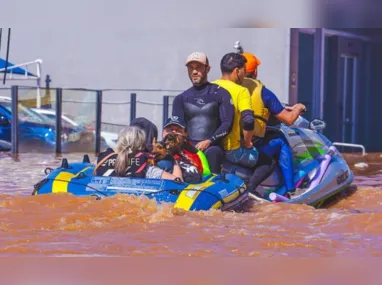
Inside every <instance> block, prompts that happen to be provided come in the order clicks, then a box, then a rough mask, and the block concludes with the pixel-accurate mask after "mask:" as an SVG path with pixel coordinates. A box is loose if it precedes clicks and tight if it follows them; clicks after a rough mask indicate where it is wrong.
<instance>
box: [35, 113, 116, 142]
mask: <svg viewBox="0 0 382 285" xmlns="http://www.w3.org/2000/svg"><path fill="white" fill-rule="evenodd" d="M32 110H33V111H35V112H37V113H39V114H43V115H45V116H47V117H48V118H50V119H53V120H56V111H55V110H53V109H38V108H32ZM62 120H63V121H65V122H66V123H68V124H70V125H73V126H76V127H80V126H81V125H80V124H79V123H78V122H76V121H75V119H74V118H72V117H71V116H70V115H68V114H65V113H62ZM85 128H87V129H91V130H92V131H93V132H94V133H95V130H94V128H89V127H87V126H85ZM101 138H102V139H103V140H104V141H105V143H106V144H107V145H108V146H109V147H111V148H115V146H116V145H117V139H118V134H116V133H110V132H102V131H101Z"/></svg>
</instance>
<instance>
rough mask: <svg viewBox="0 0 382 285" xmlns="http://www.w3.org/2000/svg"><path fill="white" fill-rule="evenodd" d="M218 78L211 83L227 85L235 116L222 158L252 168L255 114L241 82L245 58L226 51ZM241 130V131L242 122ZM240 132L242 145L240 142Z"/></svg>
mask: <svg viewBox="0 0 382 285" xmlns="http://www.w3.org/2000/svg"><path fill="white" fill-rule="evenodd" d="M220 69H221V72H222V77H221V79H218V80H216V81H214V82H212V83H214V84H217V85H219V86H221V87H222V88H224V89H226V90H227V91H228V92H229V93H230V95H231V100H232V103H233V105H234V120H233V124H232V129H231V131H230V132H229V134H228V135H227V136H226V137H225V138H224V139H223V142H222V143H223V149H224V151H225V158H226V159H227V160H228V161H230V162H232V163H234V164H239V165H242V166H245V167H249V168H253V167H254V166H255V165H256V163H257V160H258V156H259V153H258V151H257V149H256V148H255V147H254V146H253V144H252V137H253V129H254V116H253V111H252V106H251V98H250V94H249V92H248V89H247V88H244V87H243V86H241V85H240V84H242V83H243V80H244V75H245V58H244V57H243V56H242V55H240V54H238V53H228V54H226V55H225V56H223V58H222V59H221V62H220ZM240 122H242V125H243V130H242V131H241V127H240V125H241V123H240ZM241 135H243V145H241Z"/></svg>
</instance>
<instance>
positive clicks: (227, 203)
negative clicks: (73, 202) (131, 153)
mask: <svg viewBox="0 0 382 285" xmlns="http://www.w3.org/2000/svg"><path fill="white" fill-rule="evenodd" d="M93 170H94V164H92V163H90V161H89V156H88V155H85V156H84V158H83V161H82V162H73V163H68V161H67V159H66V158H64V159H63V160H62V164H61V166H60V167H58V168H56V169H51V168H47V169H45V174H46V176H45V178H44V179H43V180H41V181H40V182H39V183H37V184H36V185H35V186H34V191H33V193H32V195H43V194H54V193H71V194H73V195H75V196H94V197H95V198H96V199H98V200H99V199H103V198H106V197H111V196H114V195H117V194H129V195H136V196H141V195H143V196H146V197H148V198H150V199H155V200H156V201H157V202H159V203H162V202H167V203H173V204H174V207H175V208H180V209H183V210H186V211H201V210H210V209H220V210H222V211H228V210H240V209H242V207H243V206H244V205H245V203H246V202H247V201H248V191H247V190H246V185H245V183H244V181H243V180H242V179H241V178H240V177H238V176H236V175H233V174H225V173H223V174H220V175H210V176H206V177H204V178H203V180H202V181H201V182H200V183H195V184H188V183H185V182H182V181H180V180H175V181H173V180H164V179H151V178H130V177H108V176H93Z"/></svg>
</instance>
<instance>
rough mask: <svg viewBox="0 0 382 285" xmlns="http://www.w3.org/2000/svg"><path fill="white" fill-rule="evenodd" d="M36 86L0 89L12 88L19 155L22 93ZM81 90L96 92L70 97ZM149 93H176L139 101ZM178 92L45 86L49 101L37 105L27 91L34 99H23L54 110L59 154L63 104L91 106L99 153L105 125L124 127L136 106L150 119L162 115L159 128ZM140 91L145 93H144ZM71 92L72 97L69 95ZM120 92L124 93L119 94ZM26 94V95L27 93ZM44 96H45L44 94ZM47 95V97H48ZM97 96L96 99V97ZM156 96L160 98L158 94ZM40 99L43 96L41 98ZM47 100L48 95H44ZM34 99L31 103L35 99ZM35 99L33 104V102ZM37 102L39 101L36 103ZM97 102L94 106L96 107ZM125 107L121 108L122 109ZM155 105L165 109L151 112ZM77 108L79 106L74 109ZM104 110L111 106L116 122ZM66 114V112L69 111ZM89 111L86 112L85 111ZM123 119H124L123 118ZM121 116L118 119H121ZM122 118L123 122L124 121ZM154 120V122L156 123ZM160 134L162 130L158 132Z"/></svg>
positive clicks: (14, 138)
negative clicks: (116, 95)
mask: <svg viewBox="0 0 382 285" xmlns="http://www.w3.org/2000/svg"><path fill="white" fill-rule="evenodd" d="M34 89H35V88H34V87H33V88H32V87H25V86H12V87H11V88H3V89H1V90H2V91H4V90H6V91H10V96H8V97H10V99H11V105H12V109H11V111H12V120H11V141H12V143H11V145H12V149H11V152H12V153H13V154H17V153H19V143H20V137H19V135H20V133H19V131H20V128H19V123H20V121H19V103H20V102H21V103H23V98H21V97H23V96H20V93H23V92H24V93H27V92H29V91H35V90H34ZM131 90H134V92H131ZM6 91H4V92H2V93H3V94H6V93H7V92H6ZM54 91H55V92H54ZM80 91H83V92H91V93H94V96H93V95H91V96H90V97H91V98H90V99H89V98H88V100H87V101H86V100H81V98H79V99H77V100H76V99H74V100H73V99H70V98H68V97H74V98H75V97H76V94H71V92H80ZM108 92H109V93H110V92H122V93H123V96H119V97H123V98H125V97H129V101H127V100H123V101H119V100H118V99H117V98H116V100H109V101H106V100H105V93H108ZM147 92H149V93H150V92H151V93H153V92H156V93H162V92H163V93H164V92H166V93H171V92H172V93H174V95H161V97H162V98H161V99H162V100H161V101H156V102H153V101H150V100H139V99H141V98H143V97H145V96H144V94H143V93H147ZM178 93H180V90H162V89H105V90H90V89H63V88H56V89H54V88H49V89H46V94H48V95H47V96H48V97H49V100H48V101H49V104H48V103H46V102H45V103H44V101H43V102H42V101H40V102H38V103H41V106H37V104H36V105H34V104H35V103H34V101H33V100H36V97H34V96H35V95H33V94H32V95H30V94H27V95H29V97H31V98H32V99H25V98H24V100H25V101H24V102H26V103H27V107H30V108H32V107H33V108H35V107H37V108H38V107H41V108H42V109H54V111H55V148H54V151H55V153H56V154H61V153H62V140H61V138H62V135H63V134H62V128H61V127H62V124H63V119H62V115H63V114H64V111H63V105H64V104H65V106H66V109H67V110H68V112H71V111H72V112H73V109H76V108H77V109H78V110H77V111H78V112H80V113H82V111H83V110H82V108H83V106H85V105H90V106H91V108H90V110H91V112H94V117H95V120H94V122H95V127H94V132H95V140H94V151H95V153H96V154H98V153H99V152H100V151H101V139H102V138H101V137H102V136H101V133H102V126H105V125H106V126H107V125H109V126H113V127H114V129H121V128H122V127H123V126H125V125H128V124H129V123H131V121H133V120H134V119H135V118H136V117H137V107H139V108H141V109H142V110H143V114H144V116H145V117H149V116H150V115H151V116H152V117H153V116H154V117H153V118H149V119H151V120H153V121H156V120H157V119H159V118H158V115H159V117H160V116H162V118H161V120H160V121H158V122H157V124H158V127H161V126H160V125H162V126H163V124H164V122H165V120H166V119H167V118H168V116H169V108H170V105H171V102H170V101H171V100H170V98H174V97H175V95H177V94H178ZM141 94H143V95H142V96H141ZM21 95H24V94H21ZM69 95H71V96H69ZM108 95H113V94H108ZM120 95H121V94H120ZM154 95H155V94H154ZM0 97H4V96H0ZM24 97H25V96H24ZM42 97H44V96H42ZM48 97H47V98H48ZM93 97H94V98H93ZM156 98H157V97H156ZM40 99H41V98H40ZM45 99H46V98H45ZM31 100H32V101H33V102H32V101H31ZM31 102H32V103H31ZM36 103H37V102H36ZM80 104H82V105H81V106H79V107H78V105H80ZM93 105H94V107H93ZM121 106H122V109H121V108H120V107H121ZM124 106H129V108H128V111H129V112H130V114H129V122H125V121H124V118H125V116H124V115H125V114H126V113H127V112H126V109H125V108H124ZM153 106H154V108H158V107H159V108H161V109H162V111H161V112H160V113H154V114H153V113H150V112H151V111H152V109H153ZM75 107H76V108H75ZM106 107H107V108H106ZM116 108H120V109H121V110H122V111H121V110H119V113H118V114H115V112H114V111H115V110H116ZM105 109H109V110H108V114H109V117H110V116H114V119H115V120H114V121H110V120H109V121H108V122H104V121H103V112H105V111H106V110H105ZM142 110H141V113H142ZM66 113H67V112H66ZM85 113H86V112H85ZM121 118H122V119H121ZM118 119H119V121H118ZM122 121H123V122H122ZM154 123H155V122H154ZM159 133H161V132H159Z"/></svg>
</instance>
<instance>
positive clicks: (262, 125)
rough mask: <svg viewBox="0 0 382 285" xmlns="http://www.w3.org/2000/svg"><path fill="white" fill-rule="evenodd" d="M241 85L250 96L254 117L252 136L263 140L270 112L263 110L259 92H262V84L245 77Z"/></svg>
mask: <svg viewBox="0 0 382 285" xmlns="http://www.w3.org/2000/svg"><path fill="white" fill-rule="evenodd" d="M242 85H243V86H244V87H246V88H247V89H248V90H249V93H250V94H251V104H252V110H253V114H254V116H255V130H254V136H255V137H259V138H263V137H264V136H265V130H266V128H267V124H268V119H269V115H270V112H269V110H268V109H267V108H265V106H264V102H263V99H262V97H261V91H262V90H263V86H264V84H263V83H261V82H260V81H259V80H256V79H252V78H248V77H245V78H244V81H243V84H242Z"/></svg>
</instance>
